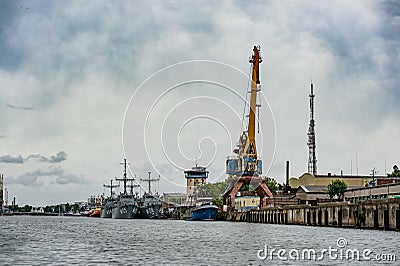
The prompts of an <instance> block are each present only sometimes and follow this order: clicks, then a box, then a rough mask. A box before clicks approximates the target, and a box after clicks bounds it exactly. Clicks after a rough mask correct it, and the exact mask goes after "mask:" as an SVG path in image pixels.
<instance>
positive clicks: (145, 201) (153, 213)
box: [138, 172, 166, 219]
mask: <svg viewBox="0 0 400 266" xmlns="http://www.w3.org/2000/svg"><path fill="white" fill-rule="evenodd" d="M148 173H149V178H148V179H141V181H146V182H148V183H149V191H148V192H147V193H144V195H143V196H142V198H141V199H140V200H139V202H138V205H139V210H138V218H141V219H162V218H166V217H165V215H164V214H163V212H162V201H161V199H160V198H159V196H158V193H155V194H154V195H153V194H152V193H151V182H156V181H159V180H160V178H158V179H151V178H150V174H151V172H148Z"/></svg>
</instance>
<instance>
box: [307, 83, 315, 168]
mask: <svg viewBox="0 0 400 266" xmlns="http://www.w3.org/2000/svg"><path fill="white" fill-rule="evenodd" d="M314 97H315V95H314V87H313V84H312V82H311V94H310V125H309V127H308V134H307V135H308V142H307V145H308V173H309V174H312V175H314V176H315V175H317V155H316V153H315V148H316V144H315V121H314Z"/></svg>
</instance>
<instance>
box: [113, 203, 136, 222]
mask: <svg viewBox="0 0 400 266" xmlns="http://www.w3.org/2000/svg"><path fill="white" fill-rule="evenodd" d="M137 212H138V206H137V205H136V204H132V203H128V204H123V203H122V204H120V203H119V204H117V205H116V206H114V207H113V208H112V215H111V217H112V218H113V219H134V218H136V216H137Z"/></svg>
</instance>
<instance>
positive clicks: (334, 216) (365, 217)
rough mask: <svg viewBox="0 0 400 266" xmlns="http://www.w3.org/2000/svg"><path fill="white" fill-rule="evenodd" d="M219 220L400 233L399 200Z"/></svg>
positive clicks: (298, 208)
mask: <svg viewBox="0 0 400 266" xmlns="http://www.w3.org/2000/svg"><path fill="white" fill-rule="evenodd" d="M219 218H220V219H221V220H227V221H235V222H249V223H272V224H296V225H308V226H333V227H346V228H363V229H376V230H397V231H400V199H376V200H368V201H360V202H357V203H349V202H335V203H323V204H319V205H318V206H310V205H290V206H284V207H269V208H266V209H262V210H252V211H248V212H224V213H221V214H220V217H219Z"/></svg>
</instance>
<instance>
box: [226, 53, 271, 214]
mask: <svg viewBox="0 0 400 266" xmlns="http://www.w3.org/2000/svg"><path fill="white" fill-rule="evenodd" d="M261 62H262V57H261V55H260V47H259V46H258V47H257V46H254V47H253V54H252V56H251V57H250V59H249V63H250V64H251V65H252V70H251V73H252V74H251V89H250V104H249V114H248V126H247V131H243V132H242V134H241V136H240V138H239V143H238V145H237V148H236V149H234V150H233V152H234V153H235V154H236V158H229V157H228V159H227V160H226V173H227V174H228V175H229V178H230V184H229V186H228V188H227V190H226V191H225V193H224V194H223V197H222V200H223V205H224V209H226V210H234V209H238V208H239V203H240V202H243V200H239V199H236V198H237V197H243V196H246V197H249V196H250V197H256V198H257V204H255V205H254V206H255V207H256V206H261V201H262V199H263V198H265V197H269V198H272V197H273V195H272V193H271V191H270V190H269V188H268V186H267V185H266V184H265V182H264V180H263V178H262V177H261V174H262V161H261V160H260V159H259V157H258V155H257V147H256V136H255V132H256V125H255V122H256V110H257V108H259V107H261V105H259V104H257V94H258V92H259V91H260V90H261V85H260V69H259V65H260V63H261ZM246 104H247V103H246ZM250 187H254V188H255V189H254V191H255V193H251V191H248V190H249V188H250ZM246 188H247V189H246ZM236 201H237V202H236ZM251 201H252V199H251ZM240 207H241V206H240Z"/></svg>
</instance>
